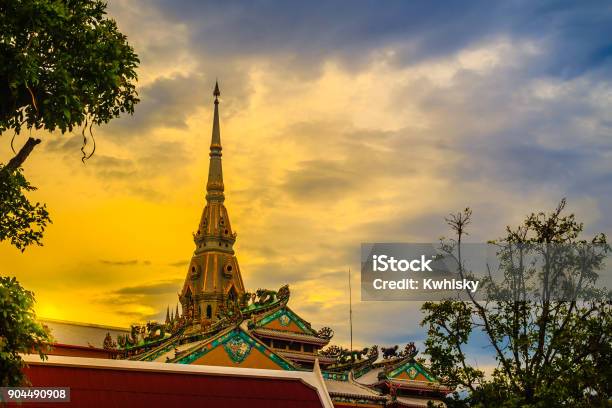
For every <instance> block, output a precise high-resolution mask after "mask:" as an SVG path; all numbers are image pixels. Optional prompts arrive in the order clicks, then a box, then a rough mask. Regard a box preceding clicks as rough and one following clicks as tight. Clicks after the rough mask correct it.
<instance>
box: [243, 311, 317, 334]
mask: <svg viewBox="0 0 612 408" xmlns="http://www.w3.org/2000/svg"><path fill="white" fill-rule="evenodd" d="M274 321H278V323H279V325H280V328H281V330H282V328H287V330H290V327H289V326H291V323H294V324H295V325H296V326H297V327H298V328H299V329H300V330H301V331H302V332H303V333H306V334H311V335H317V332H315V331H314V330H313V329H312V327H310V324H309V323H308V322H306V321H305V320H303V319H302V318H301V317H299V316H298V315H296V314H295V313H293V311H292V310H291V309H289V308H288V307H284V308H282V309H279V310H277V311H276V312H274V313H270V314H269V315H267V316H264V317H263V318H262V319H261V320H258V321H257V323H256V324H255V327H266V326H268V325H270V324H271V323H272V322H274Z"/></svg>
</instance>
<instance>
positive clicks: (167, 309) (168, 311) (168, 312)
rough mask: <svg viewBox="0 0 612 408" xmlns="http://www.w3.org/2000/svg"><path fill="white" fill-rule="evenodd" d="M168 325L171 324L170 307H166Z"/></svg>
mask: <svg viewBox="0 0 612 408" xmlns="http://www.w3.org/2000/svg"><path fill="white" fill-rule="evenodd" d="M166 323H170V306H167V307H166Z"/></svg>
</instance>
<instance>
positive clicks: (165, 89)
mask: <svg viewBox="0 0 612 408" xmlns="http://www.w3.org/2000/svg"><path fill="white" fill-rule="evenodd" d="M209 82H210V81H208V82H207V81H205V80H204V78H203V77H202V76H199V75H190V76H183V75H176V76H173V77H160V78H157V79H156V80H155V81H153V82H152V83H150V84H147V85H145V86H144V87H142V88H141V89H140V90H139V97H140V99H141V102H140V103H139V104H138V105H136V108H135V112H134V115H133V116H129V115H124V116H123V117H122V118H119V119H116V120H114V121H113V122H111V123H110V124H109V125H108V128H107V130H106V133H107V134H109V135H112V136H116V137H126V136H128V137H129V136H130V135H131V136H135V135H138V134H142V133H143V132H145V131H148V130H151V129H154V128H156V127H160V126H161V127H169V128H176V129H186V127H187V123H186V121H187V118H188V117H189V116H190V115H191V114H192V113H193V112H194V111H195V110H196V109H197V108H199V107H201V106H203V104H204V103H205V102H206V103H208V98H205V97H204V96H203V95H202V94H201V93H199V92H194V90H204V89H208V88H209V87H210V83H209Z"/></svg>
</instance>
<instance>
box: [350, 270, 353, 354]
mask: <svg viewBox="0 0 612 408" xmlns="http://www.w3.org/2000/svg"><path fill="white" fill-rule="evenodd" d="M349 326H350V328H351V351H353V290H352V288H351V268H349Z"/></svg>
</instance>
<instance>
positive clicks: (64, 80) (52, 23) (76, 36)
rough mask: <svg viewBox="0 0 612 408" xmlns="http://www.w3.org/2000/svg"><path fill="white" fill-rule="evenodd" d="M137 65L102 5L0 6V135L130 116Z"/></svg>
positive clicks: (30, 0) (52, 0)
mask: <svg viewBox="0 0 612 408" xmlns="http://www.w3.org/2000/svg"><path fill="white" fill-rule="evenodd" d="M138 63H139V60H138V57H137V55H136V54H135V53H134V50H133V49H132V47H131V46H130V45H129V44H128V43H127V39H126V37H125V35H123V34H122V33H121V32H120V31H119V30H118V29H117V25H116V23H115V21H114V20H112V19H110V18H108V17H107V16H106V3H105V2H103V1H100V0H0V133H2V132H4V131H5V130H7V129H13V130H14V131H15V132H16V133H19V132H20V130H21V129H22V127H23V126H24V125H25V126H26V127H27V128H35V129H40V128H43V129H46V130H49V131H53V130H56V129H59V130H61V132H62V133H63V132H66V131H72V129H73V128H74V127H75V126H81V125H85V124H87V123H89V124H90V125H91V124H92V123H93V124H101V123H107V122H108V121H109V120H111V119H112V118H115V117H118V116H119V115H120V114H121V113H123V112H127V113H132V112H133V111H134V104H136V103H137V102H138V98H137V94H136V91H135V85H134V82H135V80H136V72H135V68H136V66H137V65H138Z"/></svg>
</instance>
